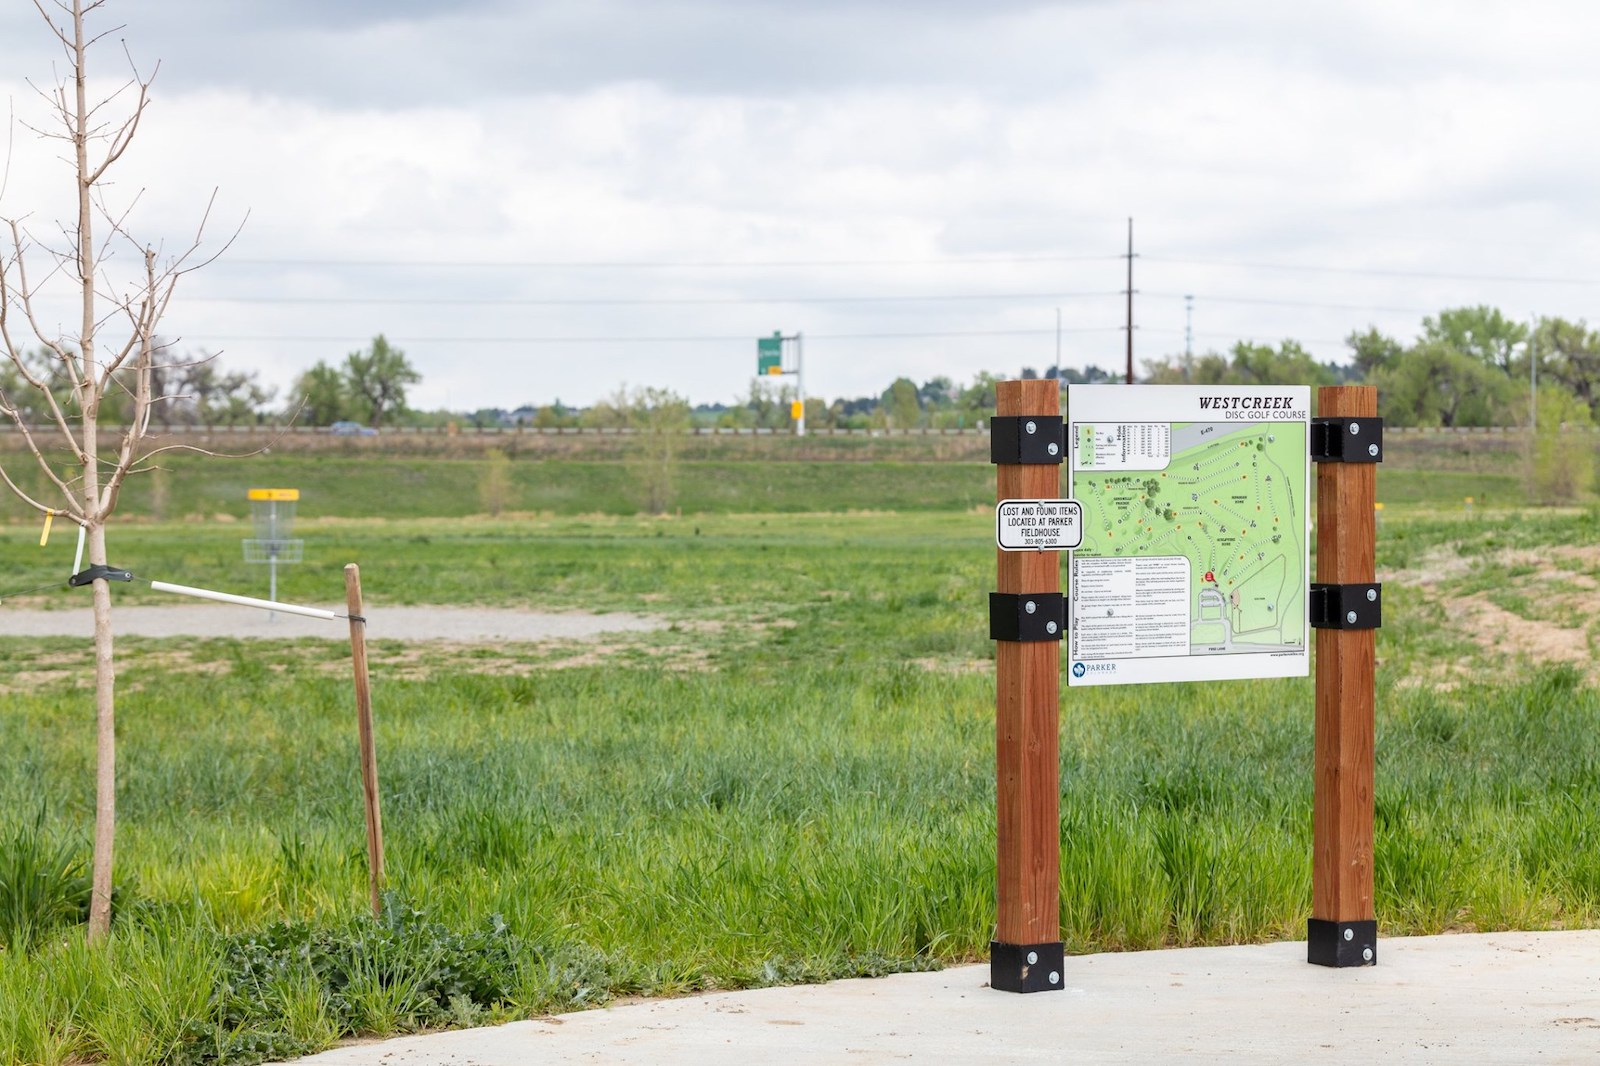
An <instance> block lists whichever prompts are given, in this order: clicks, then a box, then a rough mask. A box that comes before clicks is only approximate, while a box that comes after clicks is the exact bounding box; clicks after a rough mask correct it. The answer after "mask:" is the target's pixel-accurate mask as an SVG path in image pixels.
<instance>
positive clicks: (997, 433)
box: [989, 415, 1067, 465]
mask: <svg viewBox="0 0 1600 1066" xmlns="http://www.w3.org/2000/svg"><path fill="white" fill-rule="evenodd" d="M1065 434H1066V431H1065V427H1064V426H1063V425H1062V422H1061V416H1060V415H1002V416H997V417H995V418H991V419H990V420H989V462H991V463H1006V464H1029V465H1044V464H1049V463H1059V462H1061V460H1062V457H1063V455H1064V454H1065V453H1066V450H1067V444H1066V435H1065Z"/></svg>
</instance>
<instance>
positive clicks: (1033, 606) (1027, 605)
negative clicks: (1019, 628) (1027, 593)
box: [1022, 600, 1039, 614]
mask: <svg viewBox="0 0 1600 1066" xmlns="http://www.w3.org/2000/svg"><path fill="white" fill-rule="evenodd" d="M1022 609H1023V610H1024V611H1027V612H1028V613H1029V614H1032V613H1033V612H1034V611H1037V610H1038V609H1039V607H1038V605H1037V604H1035V603H1034V602H1033V601H1032V600H1029V601H1028V602H1027V603H1024V604H1023V605H1022Z"/></svg>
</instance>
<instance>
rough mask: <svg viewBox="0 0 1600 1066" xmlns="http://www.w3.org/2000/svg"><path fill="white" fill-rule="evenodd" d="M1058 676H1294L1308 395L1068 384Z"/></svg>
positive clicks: (1299, 672) (1302, 627)
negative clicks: (1078, 539) (1074, 505)
mask: <svg viewBox="0 0 1600 1066" xmlns="http://www.w3.org/2000/svg"><path fill="white" fill-rule="evenodd" d="M1067 404H1068V414H1067V417H1068V433H1067V446H1068V449H1069V450H1070V452H1071V455H1070V462H1069V464H1068V481H1067V484H1068V494H1069V495H1070V496H1072V498H1073V499H1075V500H1077V501H1078V502H1079V503H1080V504H1081V505H1082V507H1083V543H1082V544H1081V545H1080V546H1079V547H1078V548H1077V550H1076V551H1075V552H1074V553H1073V556H1072V565H1071V568H1070V577H1069V579H1070V587H1069V591H1068V601H1067V602H1068V607H1067V616H1068V626H1067V639H1068V656H1069V663H1070V666H1069V669H1068V682H1067V683H1068V684H1069V685H1074V686H1076V685H1125V684H1141V683H1147V682H1157V681H1218V680H1226V679H1232V678H1260V677H1303V676H1305V675H1306V674H1307V673H1308V672H1309V668H1310V656H1309V654H1308V653H1307V642H1308V633H1309V627H1308V610H1307V602H1306V594H1307V589H1308V582H1309V581H1310V577H1311V569H1310V562H1311V556H1310V545H1309V532H1310V524H1309V512H1308V511H1307V500H1308V498H1309V496H1310V469H1311V464H1310V450H1309V448H1308V446H1307V433H1308V427H1309V423H1310V412H1311V390H1310V388H1309V387H1307V386H1304V385H1295V386H1281V387H1280V386H1254V385H1250V386H1245V385H1237V386H1190V385H1133V386H1130V385H1072V386H1070V387H1069V388H1068V390H1067Z"/></svg>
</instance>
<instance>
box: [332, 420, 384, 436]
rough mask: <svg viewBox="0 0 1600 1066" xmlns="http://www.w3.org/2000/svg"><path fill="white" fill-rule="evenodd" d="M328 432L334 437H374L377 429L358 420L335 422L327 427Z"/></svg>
mask: <svg viewBox="0 0 1600 1066" xmlns="http://www.w3.org/2000/svg"><path fill="white" fill-rule="evenodd" d="M328 432H329V433H332V434H333V435H334V436H335V437H376V436H377V435H378V431H377V430H375V429H373V428H372V427H371V426H363V425H362V424H361V423H360V422H335V423H334V424H333V425H331V426H329V427H328Z"/></svg>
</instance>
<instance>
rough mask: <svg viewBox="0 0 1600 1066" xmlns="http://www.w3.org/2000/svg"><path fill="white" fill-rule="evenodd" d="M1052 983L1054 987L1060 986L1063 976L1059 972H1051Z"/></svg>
mask: <svg viewBox="0 0 1600 1066" xmlns="http://www.w3.org/2000/svg"><path fill="white" fill-rule="evenodd" d="M1050 983H1051V984H1053V985H1059V984H1060V983H1061V974H1060V972H1059V971H1056V970H1051V971H1050Z"/></svg>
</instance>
